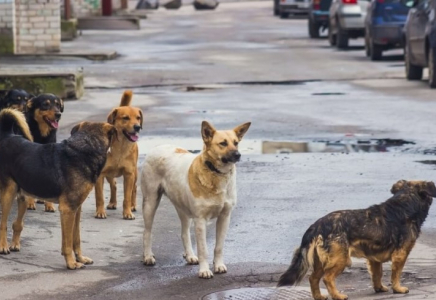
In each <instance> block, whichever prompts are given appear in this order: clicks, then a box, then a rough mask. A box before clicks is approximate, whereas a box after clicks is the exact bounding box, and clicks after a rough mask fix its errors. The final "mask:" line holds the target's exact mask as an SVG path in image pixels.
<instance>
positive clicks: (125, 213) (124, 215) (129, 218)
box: [123, 211, 135, 220]
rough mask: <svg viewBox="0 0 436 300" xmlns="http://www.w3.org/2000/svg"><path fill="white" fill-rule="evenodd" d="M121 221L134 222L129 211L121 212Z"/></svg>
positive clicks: (133, 217) (132, 215) (133, 216)
mask: <svg viewBox="0 0 436 300" xmlns="http://www.w3.org/2000/svg"><path fill="white" fill-rule="evenodd" d="M123 219H124V220H135V215H134V214H132V212H131V211H124V212H123Z"/></svg>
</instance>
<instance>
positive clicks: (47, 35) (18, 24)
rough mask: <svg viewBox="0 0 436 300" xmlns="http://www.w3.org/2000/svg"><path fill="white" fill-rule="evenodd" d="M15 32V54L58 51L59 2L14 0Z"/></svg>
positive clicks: (55, 0)
mask: <svg viewBox="0 0 436 300" xmlns="http://www.w3.org/2000/svg"><path fill="white" fill-rule="evenodd" d="M0 1H1V0H0ZM15 32H16V34H15V53H16V54H32V53H50V52H58V51H60V46H61V12H60V0H15Z"/></svg>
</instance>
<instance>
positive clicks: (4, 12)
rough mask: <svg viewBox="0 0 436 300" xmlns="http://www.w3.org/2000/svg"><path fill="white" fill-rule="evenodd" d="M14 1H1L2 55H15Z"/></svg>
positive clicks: (0, 38) (0, 42)
mask: <svg viewBox="0 0 436 300" xmlns="http://www.w3.org/2000/svg"><path fill="white" fill-rule="evenodd" d="M13 11H14V0H0V53H9V54H13V53H14V44H15V43H14V32H13V27H14V26H13V24H14V18H13V17H14V14H13V13H12V12H13Z"/></svg>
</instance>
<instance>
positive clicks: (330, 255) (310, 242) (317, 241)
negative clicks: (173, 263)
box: [278, 180, 436, 300]
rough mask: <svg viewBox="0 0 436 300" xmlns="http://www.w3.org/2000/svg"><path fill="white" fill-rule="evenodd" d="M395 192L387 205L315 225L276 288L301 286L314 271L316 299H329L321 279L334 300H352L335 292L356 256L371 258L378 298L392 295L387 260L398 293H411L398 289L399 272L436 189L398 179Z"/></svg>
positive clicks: (331, 216) (324, 219)
mask: <svg viewBox="0 0 436 300" xmlns="http://www.w3.org/2000/svg"><path fill="white" fill-rule="evenodd" d="M391 192H392V194H394V196H393V197H391V198H390V199H388V200H387V201H386V202H383V203H381V204H378V205H373V206H371V207H369V208H367V209H357V210H341V211H336V212H332V213H330V214H328V215H326V216H324V217H322V218H321V219H319V220H318V221H316V222H315V223H314V224H313V225H311V226H310V227H309V229H308V230H307V231H306V233H305V234H304V236H303V239H302V242H301V246H300V247H299V248H297V249H296V250H295V253H294V257H293V259H292V263H291V266H290V267H289V269H288V270H287V271H286V272H285V273H284V274H283V275H282V276H281V277H280V280H279V283H278V286H285V285H293V284H298V283H299V282H300V281H301V280H302V279H303V277H304V275H305V274H306V273H307V271H308V269H309V268H313V272H312V274H311V275H310V277H309V282H310V288H311V290H312V296H313V298H314V299H316V300H325V299H327V298H328V297H327V296H324V295H321V292H320V289H319V282H320V280H321V278H322V277H324V284H325V285H326V287H327V290H328V292H329V294H330V296H331V297H332V298H333V299H335V300H336V299H341V300H342V299H348V296H347V295H344V294H340V293H339V291H338V290H337V289H336V283H335V279H336V277H337V276H338V275H339V274H341V273H342V271H343V270H344V269H345V267H347V266H351V258H350V257H351V256H353V257H359V258H366V259H367V265H368V271H369V273H370V275H371V278H372V284H373V287H374V290H375V292H376V293H379V292H387V291H388V288H387V287H386V286H384V285H383V284H382V276H383V269H382V263H384V262H387V261H391V262H392V276H391V281H392V289H393V291H394V293H401V294H404V293H408V292H409V289H408V288H406V287H403V286H401V285H400V277H401V272H402V270H403V267H404V264H405V263H406V260H407V256H408V255H409V253H410V251H411V250H412V248H413V246H414V245H415V242H416V240H417V239H418V236H419V234H420V232H421V226H422V224H423V223H424V221H425V218H426V217H427V214H428V211H429V209H430V205H431V203H432V201H433V198H434V197H436V187H435V185H434V183H433V182H431V181H430V182H427V181H405V180H400V181H398V182H397V183H395V184H394V185H393V186H392V189H391Z"/></svg>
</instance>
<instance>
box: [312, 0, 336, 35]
mask: <svg viewBox="0 0 436 300" xmlns="http://www.w3.org/2000/svg"><path fill="white" fill-rule="evenodd" d="M331 3H332V0H310V1H309V12H308V13H309V16H308V20H309V21H308V29H309V36H310V37H311V38H319V31H320V29H322V31H324V30H326V29H327V28H328V26H329V9H330V4H331Z"/></svg>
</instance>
